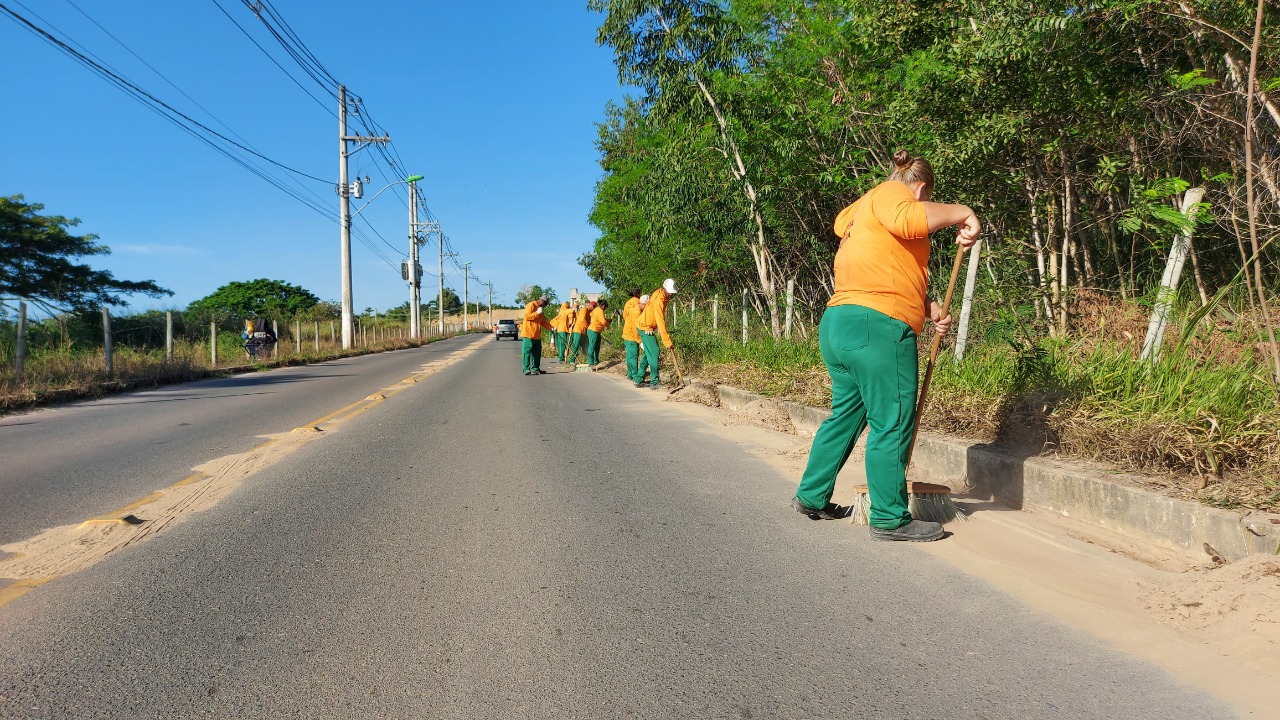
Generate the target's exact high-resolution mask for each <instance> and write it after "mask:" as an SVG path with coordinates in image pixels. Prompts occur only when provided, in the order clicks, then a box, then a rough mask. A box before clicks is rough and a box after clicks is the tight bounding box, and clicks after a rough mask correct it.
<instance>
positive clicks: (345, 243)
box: [340, 165, 422, 350]
mask: <svg viewBox="0 0 1280 720" xmlns="http://www.w3.org/2000/svg"><path fill="white" fill-rule="evenodd" d="M344 168H345V165H344ZM343 174H344V177H345V171H344V173H343ZM421 179H422V176H421V175H410V176H409V177H407V178H405V179H404V180H398V181H396V182H393V183H390V184H389V185H387V186H386V187H384V188H382V189H381V190H379V191H378V192H376V193H374V195H373V197H371V198H369V202H366V203H365V204H364V205H361V206H360V209H359V210H356V211H355V212H353V213H351V214H350V215H348V214H347V213H346V209H347V204H346V198H347V195H346V194H345V193H343V195H342V199H343V203H342V211H343V212H342V215H343V217H342V349H343V350H348V349H350V348H351V346H352V344H353V337H354V335H355V322H354V316H355V313H354V312H353V310H352V306H353V305H354V303H353V302H352V299H351V221H352V220H354V219H355V217H356V216H357V215H359V214H360V213H361V212H362V211H363V210H364V209H365V208H367V207H369V203H371V202H373V201H374V200H376V199H377V197H378V196H379V195H381V194H382V193H384V192H386V191H387V188H390V187H392V186H394V185H404V184H406V183H414V182H417V181H419V180H421ZM340 190H345V189H340Z"/></svg>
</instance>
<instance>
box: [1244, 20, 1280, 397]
mask: <svg viewBox="0 0 1280 720" xmlns="http://www.w3.org/2000/svg"><path fill="white" fill-rule="evenodd" d="M1264 6H1265V0H1258V11H1257V15H1256V16H1255V18H1254V21H1253V46H1252V47H1251V48H1250V50H1249V80H1248V84H1247V86H1246V90H1247V95H1246V99H1247V101H1246V105H1245V107H1246V108H1247V109H1246V111H1245V115H1244V169H1245V202H1246V203H1247V204H1248V210H1249V243H1250V245H1251V246H1252V247H1253V275H1254V279H1255V280H1256V281H1257V283H1256V287H1257V289H1258V308H1259V309H1260V310H1262V321H1263V322H1264V323H1266V326H1267V336H1268V339H1269V340H1270V344H1269V345H1268V347H1269V349H1270V351H1271V368H1272V372H1273V373H1274V377H1275V383H1276V385H1280V348H1277V347H1276V331H1275V327H1274V326H1273V325H1272V324H1271V311H1270V310H1269V309H1268V308H1267V294H1266V289H1265V288H1264V287H1263V282H1262V257H1261V255H1262V253H1261V251H1260V250H1259V249H1258V207H1257V203H1256V201H1255V199H1254V197H1253V194H1254V193H1253V131H1254V125H1255V123H1254V120H1253V96H1254V92H1255V89H1256V88H1257V83H1258V50H1259V49H1260V48H1261V46H1262V11H1263V8H1264Z"/></svg>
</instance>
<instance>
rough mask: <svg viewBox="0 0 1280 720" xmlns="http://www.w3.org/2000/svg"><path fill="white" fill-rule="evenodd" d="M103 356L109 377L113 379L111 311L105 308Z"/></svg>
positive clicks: (103, 312) (103, 316)
mask: <svg viewBox="0 0 1280 720" xmlns="http://www.w3.org/2000/svg"><path fill="white" fill-rule="evenodd" d="M102 356H103V359H104V360H105V361H106V365H107V377H111V375H112V373H113V371H114V370H115V366H114V364H113V363H114V358H113V357H112V352H111V311H110V310H108V309H107V308H105V307H104V308H102Z"/></svg>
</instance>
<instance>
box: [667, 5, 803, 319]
mask: <svg viewBox="0 0 1280 720" xmlns="http://www.w3.org/2000/svg"><path fill="white" fill-rule="evenodd" d="M655 13H656V14H657V17H658V21H659V22H661V23H662V27H663V29H664V30H666V31H667V32H668V33H670V32H671V27H670V25H668V24H667V18H666V16H664V15H663V14H662V12H661V11H658V10H655ZM676 47H677V49H678V50H679V52H680V55H681V56H682V57H683V58H684V59H685V60H687V61H689V62H690V63H692V62H693V60H692V58H690V57H689V54H688V53H686V52H685V50H684V48H683V47H682V46H681V45H680V44H679V43H677V44H676ZM689 74H690V76H692V78H693V81H694V82H695V83H697V85H698V90H699V91H701V93H702V97H703V99H704V100H706V101H707V105H708V106H710V107H711V113H712V114H713V115H714V116H715V119H716V127H717V129H718V130H719V132H720V139H721V140H722V141H723V142H724V143H725V145H726V146H727V151H728V154H729V155H730V156H731V158H732V160H733V162H732V164H731V165H730V166H729V170H730V172H732V173H733V176H734V178H735V179H737V180H738V182H740V183H742V189H743V192H745V193H746V195H747V202H748V204H749V205H750V208H751V219H752V220H753V221H754V222H755V226H756V237H755V240H754V241H752V242H751V243H748V249H749V250H750V251H751V257H752V259H753V260H755V265H756V276H757V279H758V281H759V283H760V291H761V292H762V293H764V296H765V303H766V304H767V305H768V306H769V329H770V331H771V332H772V333H773V337H774V339H775V340H776V339H778V338H779V337H781V336H782V325H781V322H780V321H779V318H778V295H777V292H776V291H775V288H774V281H773V278H774V274H773V270H774V265H775V261H774V259H773V254H772V252H771V251H770V249H769V244H768V242H767V241H766V239H765V234H764V215H763V214H762V213H761V212H760V202H759V198H758V197H757V195H756V189H755V186H754V185H753V184H752V183H751V180H750V178H748V177H747V168H746V164H745V163H743V161H742V153H741V152H740V151H739V150H738V143H737V141H735V140H734V138H733V132H732V128H730V127H729V121H728V119H727V118H726V117H725V116H724V113H722V112H721V111H720V105H719V104H717V103H716V99H715V97H713V96H712V95H711V90H710V89H708V88H707V84H706V83H705V82H703V80H702V78H701V77H699V76H698V74H697V73H695V72H693V71H692V70H690V72H689Z"/></svg>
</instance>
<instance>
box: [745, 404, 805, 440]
mask: <svg viewBox="0 0 1280 720" xmlns="http://www.w3.org/2000/svg"><path fill="white" fill-rule="evenodd" d="M731 417H732V418H733V419H732V421H731V422H733V423H734V424H738V425H759V426H760V427H763V428H768V429H770V430H777V431H778V432H784V433H788V434H790V435H795V433H796V428H795V426H794V425H792V424H791V416H790V415H788V414H787V409H786V408H785V407H783V406H782V403H780V402H778V401H777V400H769V399H767V398H763V399H760V400H752V401H751V402H749V403H747V405H746V407H744V408H742V409H741V410H739V411H738V412H736V413H734V414H733V415H732V416H731Z"/></svg>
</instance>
